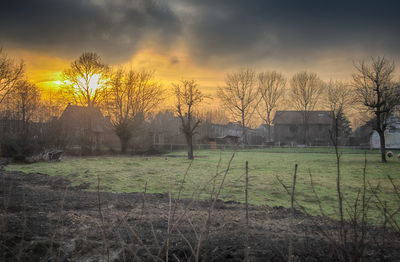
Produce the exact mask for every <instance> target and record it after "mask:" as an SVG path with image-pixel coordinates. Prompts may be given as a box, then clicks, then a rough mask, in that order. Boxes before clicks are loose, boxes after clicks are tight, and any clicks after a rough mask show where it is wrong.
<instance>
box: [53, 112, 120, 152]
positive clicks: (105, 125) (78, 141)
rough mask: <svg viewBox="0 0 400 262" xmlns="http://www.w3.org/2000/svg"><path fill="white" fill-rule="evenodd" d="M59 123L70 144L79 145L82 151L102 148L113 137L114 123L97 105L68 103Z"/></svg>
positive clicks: (71, 145) (72, 145)
mask: <svg viewBox="0 0 400 262" xmlns="http://www.w3.org/2000/svg"><path fill="white" fill-rule="evenodd" d="M58 124H59V126H60V128H61V130H62V135H64V136H65V138H66V139H67V140H68V146H70V147H79V148H80V149H81V151H82V152H92V151H93V150H100V148H101V146H102V145H103V143H104V142H105V141H106V140H109V139H113V140H114V141H115V135H114V134H113V130H112V125H111V123H110V120H109V119H108V118H105V117H104V116H103V114H102V113H101V111H100V109H99V108H97V107H83V106H76V105H70V104H69V105H68V106H67V107H66V109H65V110H64V112H63V113H62V115H61V117H60V118H59V119H58Z"/></svg>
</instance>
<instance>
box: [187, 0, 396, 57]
mask: <svg viewBox="0 0 400 262" xmlns="http://www.w3.org/2000/svg"><path fill="white" fill-rule="evenodd" d="M182 2H186V4H187V2H188V1H182ZM190 3H191V5H192V8H193V9H196V10H197V12H198V14H197V15H196V16H195V17H194V18H193V21H192V22H191V25H192V26H191V27H190V29H189V30H188V32H189V37H188V38H187V39H188V41H190V45H191V46H192V52H193V53H194V54H195V57H197V58H199V59H203V60H207V59H213V60H220V62H222V63H223V62H224V61H227V62H229V59H232V60H233V61H236V60H240V61H242V62H244V63H246V62H254V61H257V60H262V59H268V58H283V59H285V58H289V57H291V58H292V59H293V58H294V59H296V58H300V57H305V56H313V55H316V54H317V53H319V52H325V51H331V50H337V49H341V50H345V49H346V48H358V49H363V51H365V52H371V50H373V51H374V52H380V53H382V54H388V55H396V56H398V55H399V53H400V52H399V51H400V48H398V43H399V40H400V37H399V34H398V31H399V28H400V19H399V15H398V10H399V9H400V4H398V2H397V1H379V2H378V1H323V0H314V1H310V0H304V1H272V0H271V1H266V0H252V1H235V0H220V1H213V0H205V1H195V0H192V1H190ZM221 58H227V59H221Z"/></svg>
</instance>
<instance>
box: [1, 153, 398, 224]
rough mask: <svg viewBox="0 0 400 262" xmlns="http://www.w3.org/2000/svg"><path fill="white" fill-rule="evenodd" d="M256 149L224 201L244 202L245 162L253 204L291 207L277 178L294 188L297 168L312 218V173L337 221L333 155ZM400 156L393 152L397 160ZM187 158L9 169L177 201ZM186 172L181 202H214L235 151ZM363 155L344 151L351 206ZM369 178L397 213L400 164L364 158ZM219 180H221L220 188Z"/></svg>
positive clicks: (242, 157)
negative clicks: (214, 193) (212, 181)
mask: <svg viewBox="0 0 400 262" xmlns="http://www.w3.org/2000/svg"><path fill="white" fill-rule="evenodd" d="M271 150H272V149H254V150H243V151H239V152H237V153H236V156H235V158H234V160H233V162H232V166H231V169H230V171H229V173H228V176H227V179H226V182H225V186H224V187H223V189H222V192H221V195H220V198H221V199H224V200H233V201H240V202H243V201H244V174H245V161H246V160H247V161H249V202H250V203H252V204H255V205H269V206H285V207H288V206H289V205H290V197H289V196H288V195H287V193H286V192H285V191H284V189H283V188H282V186H281V185H280V184H279V182H278V180H277V179H276V176H278V177H280V178H281V179H282V180H283V181H284V183H285V184H286V185H288V186H291V183H292V176H293V171H294V166H295V164H296V163H297V164H298V173H297V184H296V198H297V200H298V201H299V202H300V203H301V204H302V205H304V206H305V207H306V208H307V210H308V211H309V212H310V213H312V214H315V215H316V214H319V212H318V210H319V208H318V205H317V202H316V200H315V197H314V195H313V193H312V190H311V186H310V179H309V171H310V172H311V173H312V174H313V179H314V184H315V189H316V191H317V193H318V195H319V197H320V199H321V201H322V202H323V207H324V210H325V212H326V213H327V214H329V215H330V216H332V217H337V212H336V210H337V194H336V162H335V155H334V154H332V149H318V150H317V149H311V150H308V151H307V149H306V151H304V149H303V151H302V153H299V152H296V151H294V150H293V149H292V150H290V149H273V150H274V151H273V152H271ZM397 153H398V152H395V154H396V155H397ZM185 155H186V153H185V152H173V153H170V154H166V155H164V156H162V157H137V156H129V157H128V156H127V157H123V156H120V157H117V156H115V157H113V156H109V157H107V156H102V157H87V158H65V159H64V160H63V161H61V162H54V163H49V162H41V163H35V164H30V165H16V164H13V165H9V166H8V167H7V170H18V171H23V172H26V173H45V174H49V175H51V176H65V177H67V178H69V179H70V180H71V181H72V182H73V185H78V184H81V183H84V182H89V183H90V184H91V187H90V190H95V189H96V187H97V176H100V179H101V189H102V190H105V191H110V192H143V191H144V188H145V185H146V184H147V192H149V193H163V192H169V191H171V192H172V193H173V194H174V195H175V196H176V194H177V192H178V190H179V187H180V183H181V181H182V178H183V175H184V174H185V171H186V169H187V168H188V166H189V164H190V161H189V160H187V159H185ZM196 155H197V158H196V159H195V160H194V161H193V163H192V165H191V168H190V170H189V172H188V175H187V179H186V182H185V185H184V189H183V192H182V195H183V197H192V195H193V193H197V192H199V189H201V188H204V187H205V190H204V191H202V192H200V195H199V197H200V198H201V199H207V198H209V196H210V191H211V188H212V185H207V181H209V180H210V178H211V177H212V176H214V175H215V174H216V171H217V164H218V161H219V159H220V158H221V164H220V168H219V171H223V170H225V169H226V167H227V164H228V161H229V159H230V157H231V155H232V152H231V151H217V150H214V151H213V150H203V151H198V152H196ZM364 157H365V155H364V153H362V151H360V150H351V149H346V150H343V155H342V158H341V174H342V175H341V176H342V185H343V192H344V195H345V197H346V199H347V200H348V202H349V203H353V202H354V199H355V197H356V196H357V192H358V190H359V188H360V187H361V184H362V174H363V166H364ZM366 158H367V169H366V177H367V180H368V181H369V182H370V183H371V184H372V185H374V186H375V185H377V184H378V183H379V184H380V185H381V191H382V193H381V196H382V198H383V199H384V200H386V201H388V203H389V206H391V208H392V209H394V208H398V206H399V203H400V201H399V199H398V198H396V196H395V194H394V193H393V188H392V186H391V184H390V183H389V181H388V179H387V175H391V176H392V177H393V178H394V180H395V183H396V184H397V185H400V177H399V176H400V160H398V159H390V160H389V161H388V163H386V164H382V163H380V162H379V161H380V155H379V152H378V151H368V154H366ZM219 182H220V179H219V180H217V183H216V184H217V185H219ZM371 210H372V212H371V215H370V218H369V220H370V221H372V222H376V221H377V220H378V215H379V212H377V210H376V208H374V207H373V208H372V209H371Z"/></svg>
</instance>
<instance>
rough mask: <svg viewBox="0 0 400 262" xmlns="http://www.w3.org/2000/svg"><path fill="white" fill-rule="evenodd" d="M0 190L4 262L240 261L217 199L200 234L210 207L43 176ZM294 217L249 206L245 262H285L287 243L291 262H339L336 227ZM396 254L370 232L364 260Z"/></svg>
mask: <svg viewBox="0 0 400 262" xmlns="http://www.w3.org/2000/svg"><path fill="white" fill-rule="evenodd" d="M0 184H1V186H0V218H1V220H0V233H1V237H0V252H1V254H0V255H1V257H0V260H1V261H165V260H167V259H168V261H194V257H195V254H196V250H197V247H198V246H199V243H200V249H199V250H200V251H199V257H200V261H243V259H244V256H245V255H244V254H245V246H246V245H245V235H246V226H245V225H246V223H245V222H246V220H245V206H244V205H243V204H240V203H235V202H223V201H217V202H216V204H215V207H214V209H213V210H212V212H211V216H210V217H211V220H210V224H209V226H208V230H206V229H207V226H206V221H207V217H208V215H209V207H210V205H211V204H210V201H193V200H190V199H184V200H179V201H177V200H174V199H170V197H169V195H168V194H143V193H129V194H112V193H106V192H100V193H98V192H88V191H85V189H86V188H87V187H88V185H84V184H83V185H80V186H78V187H72V186H71V185H70V181H68V180H67V179H65V178H61V177H50V176H48V175H46V174H24V173H21V172H5V171H1V172H0ZM291 217H292V210H291V209H286V208H283V207H268V206H250V207H249V229H248V236H249V237H248V247H249V249H248V250H249V260H250V261H287V259H288V253H289V242H290V241H289V239H292V242H293V261H337V260H341V259H342V258H341V257H340V256H338V254H340V252H338V250H337V248H335V244H334V242H335V241H333V240H332V239H335V237H336V236H337V231H338V223H337V222H336V221H333V220H330V219H328V218H323V217H312V216H308V215H305V214H303V213H301V212H299V211H296V210H295V212H294V219H293V220H292V219H291ZM168 221H169V222H168ZM168 231H169V232H171V233H170V234H168ZM207 231H208V232H209V234H208V237H207V233H206V232H207ZM199 239H200V240H199ZM350 244H351V243H350ZM399 247H400V244H399V236H398V235H396V234H395V233H393V232H390V231H387V230H386V231H383V229H382V228H377V227H369V228H368V234H367V236H366V245H365V252H364V260H365V261H396V260H397V261H398V260H399V259H400V248H399ZM167 250H168V252H167ZM350 255H352V254H350ZM350 257H351V256H350Z"/></svg>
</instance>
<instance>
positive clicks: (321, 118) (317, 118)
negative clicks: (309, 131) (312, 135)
mask: <svg viewBox="0 0 400 262" xmlns="http://www.w3.org/2000/svg"><path fill="white" fill-rule="evenodd" d="M303 114H304V111H276V113H275V117H274V124H275V125H293V124H295V125H296V124H297V125H301V124H303ZM307 114H308V124H311V125H312V124H314V125H330V124H331V123H332V117H331V116H332V111H309V112H308V113H307Z"/></svg>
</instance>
